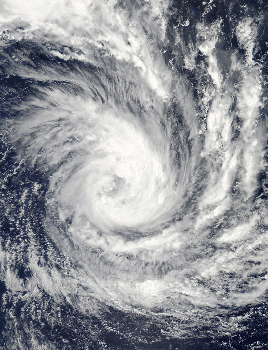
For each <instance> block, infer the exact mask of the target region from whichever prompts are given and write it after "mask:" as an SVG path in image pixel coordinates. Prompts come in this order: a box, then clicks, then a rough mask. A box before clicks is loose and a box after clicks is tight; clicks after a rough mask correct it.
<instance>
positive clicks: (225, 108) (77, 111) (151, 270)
mask: <svg viewBox="0 0 268 350" xmlns="http://www.w3.org/2000/svg"><path fill="white" fill-rule="evenodd" d="M204 3H205V2H203V3H202V4H204ZM211 3H212V2H209V3H207V5H206V6H207V7H206V6H205V5H204V6H205V9H203V10H204V11H203V15H202V16H203V17H202V20H201V19H199V20H196V19H195V16H197V15H196V12H194V11H193V12H194V15H193V18H194V20H193V19H192V18H191V16H190V15H189V19H190V21H189V19H188V20H185V21H184V20H183V18H180V17H179V16H182V14H180V11H181V9H179V8H178V9H177V12H176V11H175V10H174V11H175V12H176V13H177V14H176V16H178V17H176V20H178V21H179V23H180V24H178V26H175V27H172V28H173V32H172V33H170V32H169V30H170V28H169V27H168V21H169V23H173V22H172V20H171V19H170V18H171V17H172V16H174V15H172V11H173V9H172V7H170V6H169V4H168V2H167V3H165V2H161V1H151V2H145V3H143V4H139V5H138V4H136V5H135V6H137V7H138V9H139V11H137V7H135V6H134V5H133V4H131V5H129V6H128V5H126V6H123V4H122V3H120V2H118V3H117V2H113V1H109V2H107V3H104V2H99V1H90V2H89V1H82V0H81V1H69V2H68V3H67V2H65V1H58V2H57V5H58V6H56V7H54V4H52V3H48V4H47V2H44V3H43V2H42V1H40V6H41V5H42V6H44V11H41V10H40V9H39V8H36V5H35V4H34V2H32V1H30V2H29V4H30V7H31V13H30V14H29V15H28V7H27V6H26V5H23V2H16V1H13V2H11V1H5V5H4V6H3V12H2V14H1V16H2V17H1V30H2V32H3V33H2V34H3V35H2V37H3V40H2V42H1V55H2V57H3V60H2V61H3V63H2V66H1V69H2V71H3V72H4V73H3V77H2V83H3V87H4V88H3V94H4V98H3V99H2V102H1V106H2V107H1V108H2V110H3V118H2V120H1V131H2V133H3V135H4V138H3V142H2V143H3V150H4V151H3V159H2V163H3V187H2V191H3V195H4V196H5V198H7V199H6V200H5V201H4V208H5V209H4V211H5V213H4V215H3V217H4V220H3V224H2V227H5V229H4V231H5V235H3V244H2V248H1V249H2V251H1V259H2V260H1V261H2V262H3V264H2V267H1V269H2V270H1V279H2V280H3V281H5V285H6V288H7V293H6V299H5V300H6V309H7V310H8V306H7V305H8V300H9V298H10V299H12V298H13V297H14V295H15V296H16V298H18V300H19V301H20V300H26V303H27V305H30V306H29V307H32V308H33V310H35V311H36V310H37V311H36V313H37V314H38V313H41V314H42V312H43V314H42V315H43V317H44V319H46V321H47V322H51V324H54V323H55V324H56V323H57V317H56V316H55V317H54V316H53V317H52V321H51V320H49V321H48V319H49V318H48V317H47V316H46V315H45V311H42V308H41V306H40V305H41V304H42V303H43V302H45V299H46V298H45V297H43V296H41V297H40V295H41V293H43V294H42V295H46V296H47V298H51V299H50V300H53V303H54V304H55V305H56V306H57V307H59V308H64V307H66V305H68V307H70V308H72V310H75V311H73V312H74V313H75V312H77V314H75V315H74V316H72V317H73V318H74V319H83V317H88V315H90V317H92V319H93V317H96V318H97V319H98V320H100V322H103V323H102V325H104V326H103V328H105V327H106V328H107V329H108V328H109V327H108V326H107V325H105V322H108V321H107V319H108V317H106V316H105V317H106V318H104V316H103V314H104V313H105V312H106V310H109V308H114V309H113V310H117V311H118V312H119V311H120V312H122V313H123V314H124V315H129V314H131V315H134V316H131V317H134V318H135V317H137V319H138V317H140V316H142V317H146V318H147V319H148V320H149V321H148V322H149V323H150V324H157V326H158V327H159V329H161V330H162V329H163V334H164V333H165V332H166V333H165V334H167V337H174V338H176V337H177V338H179V337H182V336H183V337H190V336H191V334H192V329H200V327H204V328H205V327H210V326H211V324H212V323H213V322H214V323H213V327H214V328H213V331H212V333H213V332H214V333H213V334H221V335H224V334H227V330H228V332H230V333H232V334H235V332H237V327H238V326H237V324H239V322H240V319H239V317H238V318H236V322H233V323H232V322H231V321H229V319H228V317H229V316H228V312H229V311H230V310H231V311H232V310H234V309H235V308H244V307H247V306H249V305H250V306H251V307H254V306H255V305H260V303H264V302H265V300H266V299H265V298H266V290H267V287H268V284H267V279H268V278H267V243H266V242H267V238H268V237H267V232H268V231H267V227H268V221H267V202H266V199H265V180H264V174H265V171H266V170H267V169H266V167H267V164H266V155H265V143H266V139H267V135H266V130H265V125H264V122H263V115H262V113H263V112H262V110H261V109H262V107H263V106H264V104H265V101H264V99H263V90H264V87H263V80H262V79H263V77H262V74H263V70H262V69H263V66H262V65H263V62H261V61H260V60H258V61H257V60H256V59H255V56H254V52H255V51H254V50H257V49H256V47H257V44H256V43H257V35H258V28H257V27H258V23H257V22H256V20H254V18H253V16H251V17H250V16H245V18H240V19H237V21H236V22H233V23H232V25H233V27H232V30H231V29H230V31H232V35H233V36H235V38H236V47H235V45H234V44H232V45H233V48H231V46H230V47H229V48H228V49H226V47H228V45H227V44H226V42H225V40H226V41H227V40H229V39H225V37H224V30H227V29H226V28H228V26H226V25H225V24H224V22H223V20H221V19H215V20H213V21H210V20H207V21H206V20H205V19H204V18H205V16H206V13H209V11H212V7H213V4H211ZM42 6H41V7H42ZM132 6H133V8H135V11H134V12H135V13H134V12H132V10H133V8H132ZM173 6H175V5H174V4H173ZM200 6H201V5H200ZM202 6H203V5H202ZM202 6H201V7H202ZM226 6H227V5H226ZM186 10H187V11H188V12H189V11H192V10H191V9H190V8H188V7H187V9H186ZM186 10H185V11H186ZM199 10H200V9H199ZM187 11H186V13H188V12H187ZM196 11H197V10H196ZM200 11H201V10H200ZM206 11H207V12H206ZM184 15H185V14H184ZM242 17H243V16H242ZM178 18H180V19H178ZM224 18H225V17H224ZM169 25H170V26H171V24H169ZM172 25H173V24H172ZM188 26H190V27H189V28H191V29H192V31H191V35H188V34H189V33H188V32H187V27H188ZM230 26H231V24H230ZM172 35H173V36H172ZM187 35H188V36H187ZM228 38H229V37H228ZM14 96H15V97H14ZM261 176H263V182H262V183H261V184H260V178H261ZM266 194H267V189H266ZM7 227H8V229H7ZM14 232H15V233H14ZM15 262H16V263H15ZM18 266H20V267H18ZM21 266H23V268H24V269H25V271H26V270H27V271H28V275H27V276H28V277H27V278H23V277H21V276H22V273H21V272H20V271H21V270H22V268H21ZM23 271H24V270H23ZM32 298H33V299H34V302H36V305H37V306H35V304H34V302H33V301H32ZM54 304H53V305H54ZM38 305H39V306H38ZM25 310H26V311H25V314H24V316H25V317H26V316H27V317H29V318H30V319H31V312H29V310H28V309H27V308H26V306H25ZM27 310H28V311H27ZM130 312H131V313H130ZM7 313H8V311H7ZM219 315H220V316H219ZM10 317H11V316H10ZM34 317H35V320H36V319H38V317H39V316H33V318H34ZM39 318H40V317H39ZM40 319H42V318H40ZM227 319H228V320H227ZM135 320H136V319H135ZM212 320H213V322H212ZM226 320H227V321H226ZM31 322H32V319H31ZM36 322H37V321H36ZM40 322H41V321H40ZM85 322H87V321H85ZM132 322H133V323H135V321H132ZM241 322H242V321H241ZM29 324H31V323H30V322H29ZM40 324H41V323H40ZM7 327H8V326H7ZM22 327H24V326H22ZM29 327H31V326H29ZM90 327H92V328H90V329H93V328H94V327H93V326H92V325H90ZM97 327H98V330H99V331H100V329H101V326H100V325H98V326H97ZM106 328H105V329H106ZM130 328H131V327H130ZM33 329H34V326H33V327H32V328H31V329H30V331H32V333H33V334H34V331H33ZM133 329H135V327H133ZM7 332H8V331H7ZM10 332H11V331H10ZM18 332H19V331H18ZM128 332H131V331H129V330H128ZM30 333H31V332H30ZM89 333H90V332H89ZM122 333H124V331H122ZM126 333H127V332H126ZM131 334H132V335H133V334H134V332H132V333H131ZM203 335H204V336H205V331H204V334H201V336H203ZM90 336H91V335H90ZM133 336H134V335H133ZM92 337H93V336H92ZM153 338H154V335H151V334H147V338H146V339H153ZM10 339H11V337H10ZM34 341H36V340H32V344H34ZM40 342H41V341H40ZM146 342H147V340H146V341H145V343H146ZM147 343H148V342H147ZM147 343H146V344H147ZM83 345H85V344H83ZM32 346H33V347H34V345H32ZM49 346H50V345H48V348H49ZM70 346H71V345H70ZM94 346H95V348H96V349H102V347H101V346H99V347H98V346H97V345H96V344H95V345H94ZM94 346H93V348H94ZM103 346H104V345H103ZM10 348H12V346H11V345H10ZM59 348H60V346H59ZM81 348H82V347H81ZM95 348H94V349H95ZM103 348H105V347H103ZM49 349H50V348H49Z"/></svg>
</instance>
